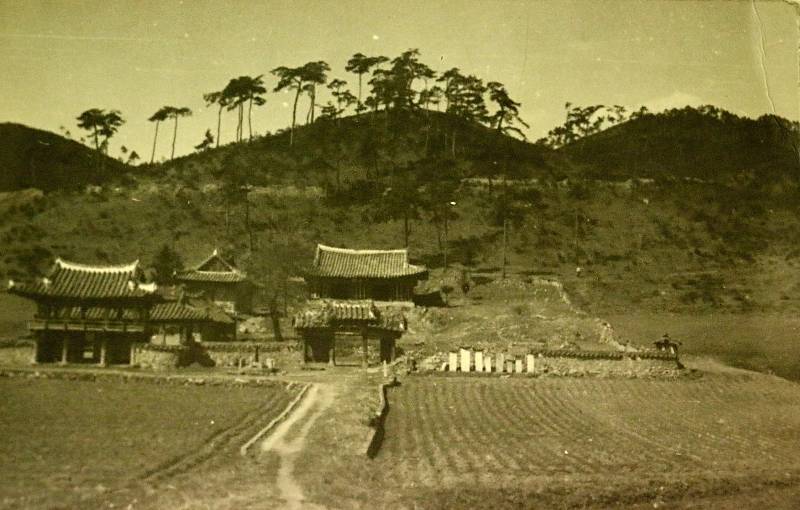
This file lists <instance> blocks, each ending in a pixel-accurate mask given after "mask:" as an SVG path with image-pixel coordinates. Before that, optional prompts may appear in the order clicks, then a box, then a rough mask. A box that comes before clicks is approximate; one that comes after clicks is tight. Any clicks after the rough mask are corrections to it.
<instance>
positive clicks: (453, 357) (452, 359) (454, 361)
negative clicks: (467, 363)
mask: <svg viewBox="0 0 800 510" xmlns="http://www.w3.org/2000/svg"><path fill="white" fill-rule="evenodd" d="M447 361H448V363H447V370H448V371H450V372H455V371H456V370H458V353H457V352H451V353H450V355H449V357H448V360H447Z"/></svg>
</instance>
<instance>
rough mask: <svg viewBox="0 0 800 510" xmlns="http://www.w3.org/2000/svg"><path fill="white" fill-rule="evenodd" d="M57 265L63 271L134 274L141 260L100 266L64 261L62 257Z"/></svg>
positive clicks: (57, 258) (57, 259) (57, 260)
mask: <svg viewBox="0 0 800 510" xmlns="http://www.w3.org/2000/svg"><path fill="white" fill-rule="evenodd" d="M55 263H56V265H57V266H58V267H60V268H61V269H69V270H71V271H84V272H88V273H132V272H135V271H136V268H137V266H138V265H139V259H136V260H134V261H133V262H131V263H128V264H118V265H106V266H99V265H92V264H81V263H78V262H70V261H66V260H64V259H62V258H61V257H56V262H55Z"/></svg>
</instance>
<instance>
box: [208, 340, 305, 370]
mask: <svg viewBox="0 0 800 510" xmlns="http://www.w3.org/2000/svg"><path fill="white" fill-rule="evenodd" d="M199 346H200V348H201V349H202V351H203V352H204V354H205V355H206V356H207V357H208V358H209V359H210V360H211V361H212V362H213V364H214V366H215V367H238V366H239V364H240V362H241V364H242V365H250V364H252V363H253V362H262V363H263V362H264V361H265V360H267V359H272V360H275V361H276V363H277V364H278V365H280V364H282V361H284V360H287V359H288V358H292V357H295V358H296V357H297V356H298V354H297V343H296V342H294V341H285V342H203V343H202V344H199Z"/></svg>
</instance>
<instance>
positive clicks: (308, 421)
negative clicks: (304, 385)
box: [261, 383, 336, 509]
mask: <svg viewBox="0 0 800 510" xmlns="http://www.w3.org/2000/svg"><path fill="white" fill-rule="evenodd" d="M335 393H336V392H335V389H334V387H333V385H331V384H324V383H323V384H320V383H317V384H314V385H313V386H312V387H311V388H310V389H309V390H308V392H307V393H306V396H305V398H303V401H302V402H300V405H299V406H297V408H296V409H295V411H294V412H293V413H292V414H291V416H289V417H288V418H287V419H286V421H284V422H283V423H281V424H280V425H279V426H278V427H277V428H276V429H275V431H274V432H273V433H272V434H271V435H270V436H269V437H268V438H266V439H265V440H264V442H262V443H261V451H262V452H271V453H274V454H276V455H277V456H278V461H279V462H280V467H279V468H278V475H277V477H276V480H275V485H276V487H277V488H278V494H279V495H280V498H281V499H283V500H284V501H285V506H283V508H288V509H300V508H319V507H318V506H317V505H312V504H311V503H308V502H307V501H306V500H305V495H304V493H303V489H302V487H300V484H298V483H297V480H296V479H295V478H294V474H293V472H294V464H295V461H296V460H297V456H298V455H299V454H300V452H301V451H302V450H303V447H304V446H305V442H306V437H307V436H308V433H309V431H310V430H311V427H312V426H313V425H314V422H315V421H316V420H317V418H319V417H320V416H321V415H322V413H324V412H325V410H326V409H328V407H330V406H331V404H333V401H334V396H335V395H334V394H335ZM295 429H296V430H295ZM290 432H293V433H292V434H291V437H287V435H289V433H290Z"/></svg>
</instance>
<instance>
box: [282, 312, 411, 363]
mask: <svg viewBox="0 0 800 510" xmlns="http://www.w3.org/2000/svg"><path fill="white" fill-rule="evenodd" d="M292 325H293V326H294V328H295V330H296V331H297V332H298V334H299V335H300V339H301V344H302V347H301V357H300V361H301V363H303V364H305V363H306V362H309V361H312V362H325V363H328V364H330V365H335V364H336V344H337V340H338V341H340V342H342V341H344V340H348V339H351V338H355V339H359V340H360V343H361V364H362V366H363V367H367V366H368V364H369V358H368V352H369V342H370V340H377V341H378V344H379V350H378V360H379V361H386V362H391V361H394V359H395V355H396V348H395V343H396V341H397V339H398V338H400V336H401V335H402V334H403V333H404V332H405V331H406V330H407V329H408V325H407V322H406V318H405V316H404V315H403V314H402V312H400V311H399V310H392V309H390V308H384V309H380V308H378V307H377V306H376V305H375V303H374V302H372V301H354V300H348V301H337V300H319V301H315V302H310V303H309V304H308V305H307V307H306V308H305V309H304V310H302V311H301V312H300V313H298V314H297V315H296V316H295V317H294V319H293V321H292Z"/></svg>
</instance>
